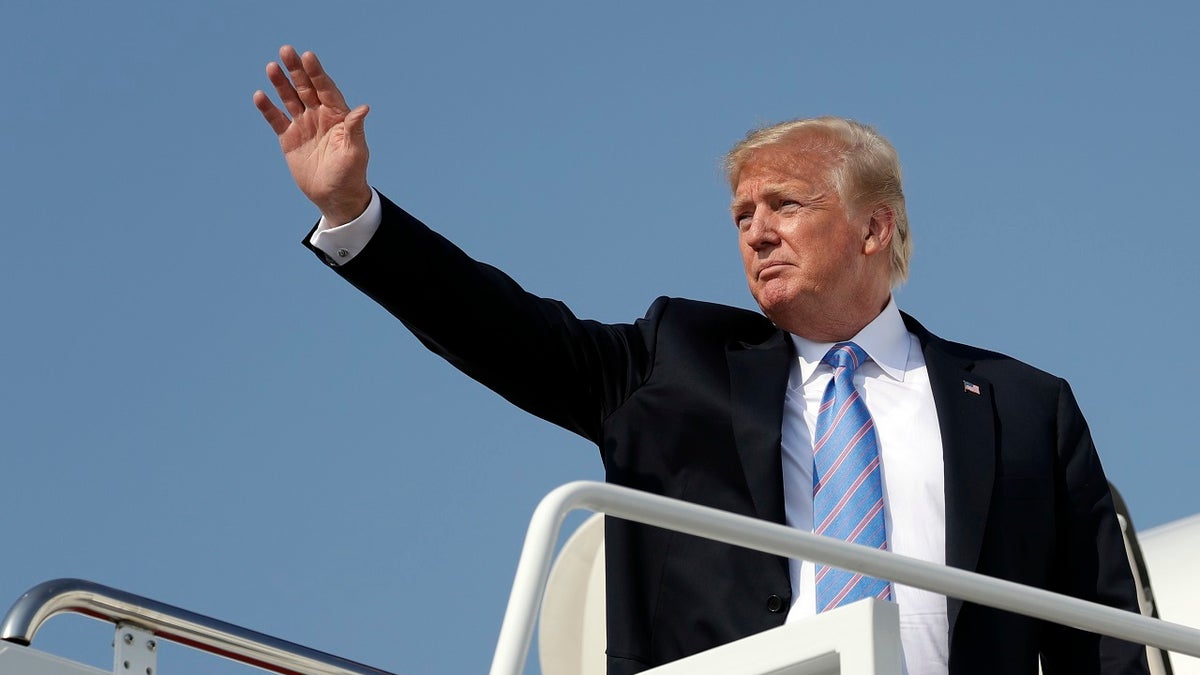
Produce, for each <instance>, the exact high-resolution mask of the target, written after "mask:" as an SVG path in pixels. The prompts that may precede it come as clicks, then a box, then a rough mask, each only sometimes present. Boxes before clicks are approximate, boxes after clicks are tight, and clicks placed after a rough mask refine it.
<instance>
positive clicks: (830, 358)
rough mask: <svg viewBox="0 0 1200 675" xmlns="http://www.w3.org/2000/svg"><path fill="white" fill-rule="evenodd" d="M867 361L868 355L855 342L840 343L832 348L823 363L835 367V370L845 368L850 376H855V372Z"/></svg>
mask: <svg viewBox="0 0 1200 675" xmlns="http://www.w3.org/2000/svg"><path fill="white" fill-rule="evenodd" d="M866 360H867V353H866V352H865V351H863V348H862V347H859V346H858V345H856V344H854V343H853V342H839V343H837V344H836V345H834V346H833V347H830V349H829V352H828V353H827V354H825V358H823V359H821V362H822V363H827V364H829V365H831V366H833V368H834V369H835V370H836V369H838V368H845V369H846V370H847V372H848V374H849V375H853V374H854V371H856V370H858V367H859V366H861V365H862V364H863V363H864V362H866Z"/></svg>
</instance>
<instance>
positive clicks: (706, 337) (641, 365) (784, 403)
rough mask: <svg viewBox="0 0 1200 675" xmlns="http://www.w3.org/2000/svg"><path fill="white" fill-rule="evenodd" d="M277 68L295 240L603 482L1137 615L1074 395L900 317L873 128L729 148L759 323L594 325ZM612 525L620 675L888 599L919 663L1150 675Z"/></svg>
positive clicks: (613, 626)
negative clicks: (484, 257) (528, 288)
mask: <svg viewBox="0 0 1200 675" xmlns="http://www.w3.org/2000/svg"><path fill="white" fill-rule="evenodd" d="M280 56H281V61H282V63H283V66H284V67H285V68H286V70H287V72H286V73H285V71H284V68H281V67H280V66H279V65H278V64H274V63H272V64H270V65H269V66H268V67H267V76H268V78H269V79H270V81H271V83H272V84H273V85H274V87H275V90H276V92H277V93H278V95H279V97H280V99H281V100H282V102H283V104H284V107H285V108H286V110H287V114H285V113H284V112H283V111H281V110H279V109H278V108H277V107H275V105H274V104H272V103H271V101H270V100H269V98H268V97H267V96H266V94H264V93H263V92H261V91H260V92H256V93H255V96H254V99H255V104H256V106H257V107H258V109H259V110H260V111H261V112H262V114H263V116H264V118H265V119H266V121H267V122H268V123H269V124H270V126H271V127H272V129H273V130H274V131H275V132H276V133H277V134H278V136H279V140H280V144H281V146H282V148H283V151H284V155H285V157H286V159H287V162H288V166H289V168H290V169H291V171H292V175H293V177H294V178H295V180H296V182H297V184H298V185H299V187H300V188H301V190H302V191H303V192H304V193H305V195H307V196H308V198H309V199H310V200H312V201H313V203H314V204H315V205H316V206H317V207H318V208H319V209H320V211H321V213H322V219H321V221H320V222H319V223H318V225H317V227H316V228H314V230H313V232H311V233H310V236H309V237H308V238H307V239H306V244H307V245H309V246H310V247H311V248H312V249H313V250H314V252H316V253H317V254H318V255H319V256H320V257H321V258H322V259H323V260H325V261H326V262H327V263H328V264H329V265H330V266H332V267H333V268H334V269H336V271H337V272H338V274H340V275H341V276H343V277H344V278H346V279H347V280H348V281H350V282H351V283H352V284H354V285H355V286H356V287H358V288H359V289H361V290H362V291H363V292H365V293H367V294H368V295H370V296H371V297H372V298H374V299H375V300H376V301H378V302H379V303H380V304H381V305H383V306H384V307H385V308H386V309H387V310H388V311H390V312H391V313H392V314H394V315H395V316H396V317H397V318H399V319H400V320H401V321H402V322H404V324H405V325H406V326H407V327H408V328H409V329H410V330H412V331H413V333H414V334H415V335H416V336H417V337H418V338H419V339H420V340H421V341H422V342H423V343H424V344H425V345H426V346H428V347H429V348H430V349H432V350H434V351H436V352H437V353H439V354H441V355H443V356H444V357H446V358H447V359H448V360H449V361H450V362H451V363H453V364H454V365H455V366H456V367H458V368H460V369H462V370H463V371H464V372H466V373H467V374H468V375H470V376H471V377H473V378H475V379H476V380H478V381H480V382H482V383H483V384H485V385H487V386H488V387H491V388H492V389H494V390H495V391H497V392H498V393H500V394H501V395H503V396H504V397H506V398H507V399H508V400H510V401H512V402H513V403H515V404H516V405H518V406H520V407H522V408H524V409H525V410H528V411H529V412H532V413H533V414H536V415H538V416H540V417H542V418H544V419H546V420H549V421H551V422H554V423H555V424H558V425H560V426H563V427H565V428H567V429H570V430H572V431H575V432H577V433H579V434H581V435H583V436H585V437H587V438H589V439H591V440H593V441H594V442H596V443H597V445H598V446H599V448H600V451H601V455H602V458H603V460H604V464H605V469H606V475H607V479H608V480H609V481H611V482H613V483H616V484H620V485H625V486H629V487H633V488H637V489H641V490H647V491H651V492H656V493H659V494H663V495H666V496H668V497H674V498H679V499H686V500H689V501H693V502H697V503H701V504H705V505H708V506H713V507H717V508H722V509H725V510H728V511H732V512H735V513H741V514H744V515H751V516H756V517H760V518H764V519H767V520H772V521H775V522H786V523H788V524H790V525H792V526H795V527H800V528H804V529H813V530H815V531H818V532H823V533H827V534H831V535H834V536H840V537H843V538H846V539H849V540H852V541H856V542H858V543H863V544H866V545H871V546H879V547H882V548H888V549H890V550H894V551H896V552H898V553H902V554H906V555H913V556H917V557H921V558H924V559H927V560H933V561H935V562H945V563H946V564H948V565H952V566H955V567H960V568H963V569H968V570H973V571H978V572H982V573H985V574H990V575H994V576H997V577H1002V578H1006V579H1011V580H1014V581H1017V582H1021V583H1026V584H1030V585H1034V586H1038V587H1043V588H1050V589H1053V590H1056V591H1060V592H1064V593H1069V594H1071V595H1076V596H1079V597H1082V598H1086V599H1089V600H1095V601H1098V602H1104V603H1107V604H1110V605H1113V606H1118V607H1124V608H1128V609H1134V608H1136V600H1135V598H1134V591H1133V585H1132V581H1131V579H1130V572H1129V568H1128V564H1127V562H1126V558H1125V553H1124V549H1123V546H1122V542H1121V536H1120V532H1119V530H1118V527H1117V523H1116V519H1115V516H1114V514H1113V508H1112V501H1111V496H1110V494H1109V492H1108V488H1107V483H1106V481H1105V480H1104V475H1103V471H1102V469H1101V467H1100V464H1099V460H1098V459H1097V457H1096V453H1095V449H1094V447H1093V445H1092V442H1091V439H1090V436H1089V434H1088V431H1087V427H1086V425H1085V423H1084V421H1083V418H1082V415H1081V414H1080V412H1079V410H1078V407H1077V406H1076V404H1075V401H1074V399H1073V397H1072V395H1071V392H1070V389H1069V388H1068V387H1067V385H1066V383H1065V382H1063V381H1062V380H1060V379H1058V378H1055V377H1053V376H1050V375H1048V374H1046V373H1042V372H1040V371H1037V370H1035V369H1033V368H1031V367H1029V366H1027V365H1024V364H1021V363H1019V362H1017V361H1014V360H1012V359H1010V358H1008V357H1005V356H1003V355H1000V354H995V353H992V352H986V351H983V350H979V349H975V348H972V347H967V346H964V345H958V344H954V343H950V342H947V341H944V340H942V339H940V338H938V337H936V336H934V335H932V334H930V333H929V332H928V331H927V330H925V328H924V327H922V326H921V325H920V324H919V323H917V322H916V321H915V320H913V319H912V318H911V317H907V316H904V315H902V314H901V313H900V312H899V310H898V309H897V308H896V306H895V302H894V300H893V299H892V294H891V289H892V288H893V287H894V286H895V285H896V284H898V283H900V282H901V281H903V280H904V278H905V276H906V275H907V265H908V254H909V251H910V250H911V244H910V242H909V234H908V225H907V220H906V216H905V213H904V198H903V193H902V191H901V187H900V174H899V164H898V161H897V159H896V156H895V152H894V150H893V149H892V148H891V146H890V144H888V143H887V141H886V140H884V139H883V138H882V137H881V136H879V135H878V134H877V133H875V132H874V131H873V130H872V129H870V128H868V127H864V126H862V125H859V124H857V123H853V122H849V121H847V120H840V119H836V118H821V119H817V120H800V121H797V122H792V123H787V124H783V125H777V126H776V127H772V128H769V129H765V130H761V131H758V132H755V133H753V134H751V135H750V136H748V137H747V139H746V140H745V141H743V142H742V143H740V144H739V145H738V146H736V147H735V148H734V150H733V151H732V152H731V153H730V155H729V157H728V162H727V170H728V174H729V180H730V186H731V188H732V189H733V193H734V195H733V211H732V215H733V220H734V223H735V224H736V226H737V228H738V241H739V247H740V249H741V253H742V259H743V263H744V266H745V272H746V278H747V282H748V283H749V286H750V290H751V293H752V294H753V295H754V297H755V299H756V301H757V302H758V304H759V306H760V307H761V308H762V311H763V314H765V317H764V316H763V315H760V314H757V313H753V312H748V311H746V310H741V309H736V308H732V307H724V306H719V305H712V304H707V303H701V302H695V301H690V300H681V299H670V298H660V299H659V300H657V301H656V302H655V303H654V305H653V306H652V307H651V308H650V310H649V311H648V313H647V314H646V316H645V317H644V318H642V319H640V320H639V321H637V322H636V323H634V324H632V325H627V324H620V325H606V324H600V323H597V322H592V321H586V320H581V319H578V318H576V317H575V315H574V314H572V313H571V311H570V310H569V309H567V308H566V307H565V306H564V305H563V304H562V303H559V302H557V301H554V300H548V299H543V298H538V297H535V296H533V295H531V294H529V293H527V292H525V291H524V290H523V289H521V288H520V287H519V286H518V285H517V284H516V283H515V282H514V281H513V280H512V279H510V278H509V277H507V276H506V275H504V274H503V273H502V272H500V271H499V270H496V269H494V268H492V267H489V266H487V265H483V264H480V263H477V262H475V261H474V260H472V259H470V258H469V257H467V256H466V255H465V254H464V253H463V252H462V251H460V250H459V249H458V248H457V247H455V246H454V245H453V244H451V243H450V242H448V241H446V240H445V239H443V238H442V237H440V236H439V235H437V234H436V233H434V232H433V231H431V230H430V229H428V228H427V227H425V226H424V225H423V224H421V223H420V222H418V221H417V220H416V219H414V218H413V217H412V216H410V215H408V214H407V213H405V212H404V211H402V210H401V209H399V208H398V207H396V206H395V205H393V204H392V203H391V202H389V201H387V200H386V199H385V198H382V197H381V196H380V195H378V194H377V193H376V192H374V191H373V190H372V189H371V188H370V186H369V185H368V184H367V180H366V168H367V157H368V152H367V145H366V140H365V135H364V132H363V120H364V118H365V117H366V114H367V108H366V107H365V106H361V107H358V108H355V109H354V110H351V109H349V107H348V106H347V105H346V103H345V100H344V99H343V97H342V95H341V93H340V92H339V91H338V89H337V87H336V86H335V85H334V83H333V82H332V80H331V79H330V78H329V77H328V75H327V74H326V73H325V72H324V70H323V69H322V68H321V66H320V63H319V62H318V61H317V58H316V56H315V55H313V54H311V53H306V54H304V56H303V57H301V56H300V55H298V54H297V53H296V52H295V50H293V49H292V48H291V47H284V48H283V49H281V50H280ZM289 76H290V79H289ZM289 115H290V117H289ZM427 289H434V290H435V292H428V290H427ZM831 448H832V450H831ZM847 513H852V514H853V518H852V519H851V520H849V521H847V520H846V514H847ZM847 523H849V524H847ZM605 536H606V549H607V561H606V562H607V577H608V612H609V617H608V645H607V654H608V664H609V666H608V671H609V672H610V673H614V674H623V673H636V672H641V671H642V670H646V669H648V668H651V667H653V666H655V665H658V664H661V663H665V662H668V661H672V660H675V659H677V658H680V657H683V656H686V655H688V654H693V653H696V652H698V651H702V650H704V649H708V648H710V647H714V646H717V645H720V644H723V643H726V642H729V641H731V640H736V639H738V638H740V637H744V636H746V635H749V634H753V633H756V632H759V631H762V630H765V629H768V628H771V627H774V626H777V625H779V624H781V623H783V622H784V621H785V620H787V619H796V618H800V617H803V616H805V615H811V614H813V613H815V612H817V611H820V610H823V609H827V608H830V607H834V606H837V605H838V604H842V603H844V602H847V601H851V600H853V599H856V598H858V597H868V596H875V597H882V598H891V599H893V600H896V601H897V602H898V603H899V604H900V610H901V624H902V626H901V630H902V643H903V647H904V657H905V662H906V667H907V669H908V672H909V673H912V674H913V675H916V674H917V673H921V674H925V673H946V672H950V673H956V674H958V673H992V672H994V673H1032V672H1035V671H1036V667H1037V660H1038V655H1039V653H1040V654H1041V658H1042V663H1043V666H1044V668H1045V670H1046V671H1047V672H1086V673H1091V672H1109V673H1126V672H1142V671H1144V670H1145V662H1144V650H1143V649H1142V648H1140V647H1138V646H1136V645H1130V644H1127V643H1123V642H1120V641H1115V640H1110V639H1107V638H1099V637H1098V636H1095V635H1090V634H1084V633H1081V632H1078V631H1073V630H1069V629H1065V628H1062V627H1056V626H1047V625H1043V624H1041V623H1040V622H1037V621H1033V620H1029V619H1025V618H1022V617H1018V616H1014V615H1011V614H1007V613H1004V612H999V611H994V610H990V609H987V608H982V607H978V606H975V605H970V604H966V605H964V604H963V603H962V602H960V601H957V600H954V599H950V600H946V599H945V598H942V597H941V596H936V595H933V594H930V593H926V592H922V591H918V590H916V589H912V588H906V587H903V586H898V585H896V586H893V585H892V584H889V583H887V582H886V581H884V580H875V579H869V578H867V579H863V578H859V577H857V576H855V575H851V574H845V573H842V572H840V571H837V570H826V569H821V568H814V567H813V566H812V565H810V564H808V563H805V562H803V561H788V560H784V559H781V558H777V557H775V556H770V555H766V554H762V553H757V552H753V551H747V550H743V549H740V548H736V547H731V546H726V545H723V544H718V543H714V542H710V541H708V540H704V539H700V538H695V537H690V536H684V535H677V534H672V533H669V532H665V531H662V530H658V529H655V528H650V527H644V526H640V525H636V524H633V523H628V522H625V521H621V520H617V519H609V520H608V522H607V524H606V535H605Z"/></svg>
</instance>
